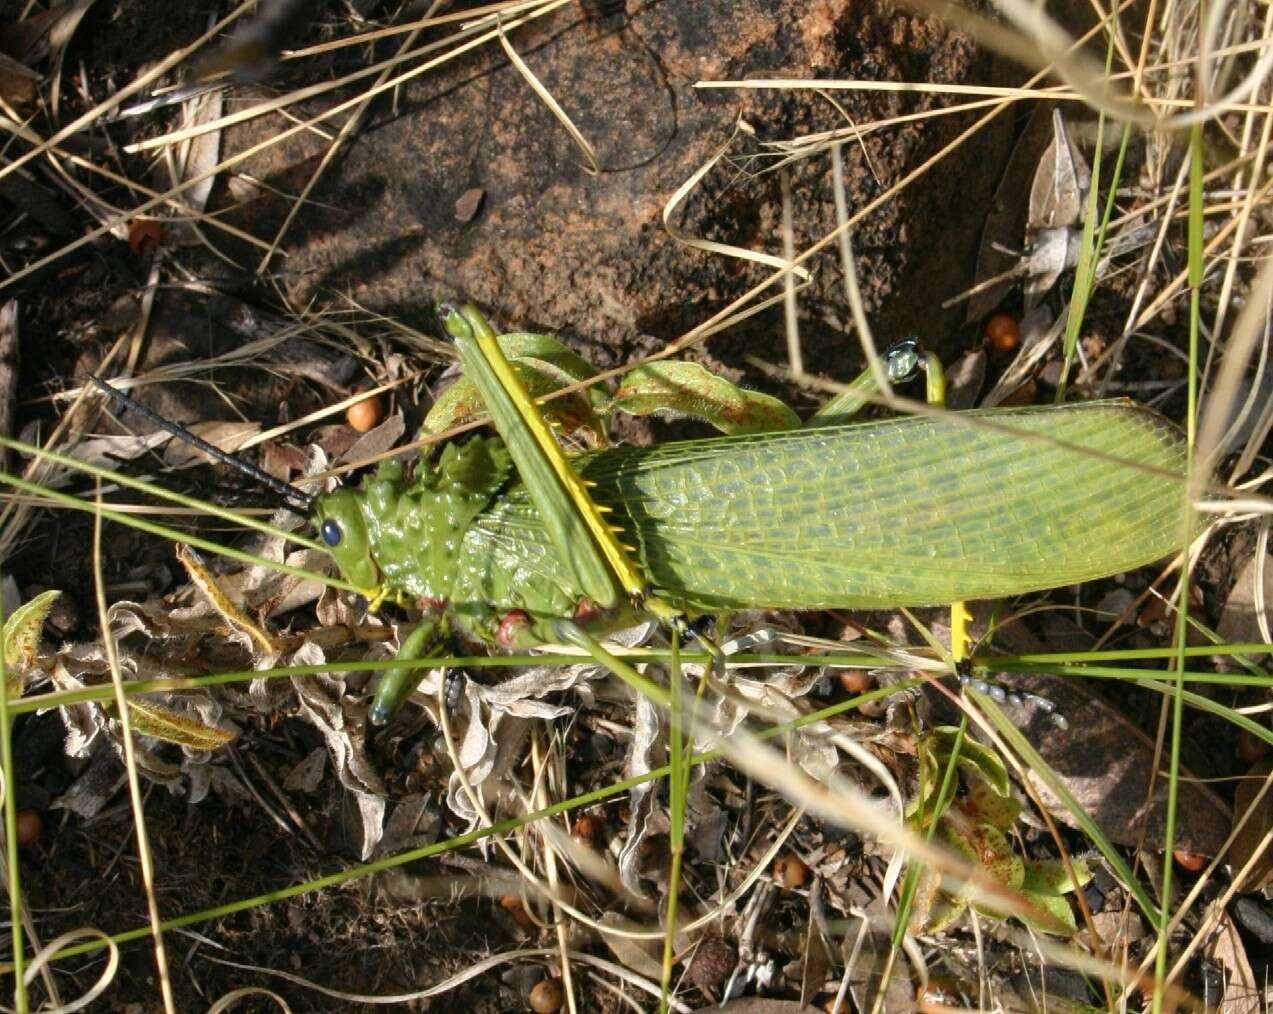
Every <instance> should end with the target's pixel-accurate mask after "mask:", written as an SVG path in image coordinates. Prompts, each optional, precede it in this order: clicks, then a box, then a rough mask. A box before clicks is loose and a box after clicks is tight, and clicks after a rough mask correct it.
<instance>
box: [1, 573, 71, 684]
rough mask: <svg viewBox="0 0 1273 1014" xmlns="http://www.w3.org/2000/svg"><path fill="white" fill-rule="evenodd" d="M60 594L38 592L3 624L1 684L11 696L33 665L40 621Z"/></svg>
mask: <svg viewBox="0 0 1273 1014" xmlns="http://www.w3.org/2000/svg"><path fill="white" fill-rule="evenodd" d="M61 594H62V593H61V592H60V591H58V590H57V589H56V588H50V589H49V590H48V591H46V592H41V593H40V594H39V595H37V596H36V597H35V598H33V599H32V600H31V601H30V602H24V603H23V604H22V605H20V606H18V608H17V609H15V610H14V611H13V614H12V615H11V616H7V617H5V621H4V672H5V684H6V686H7V687H8V692H9V694H10V695H12V696H17V695H20V694H21V693H22V684H23V676H24V674H25V673H26V672H27V670H29V669H30V668H31V667H32V666H34V665H35V660H36V655H37V653H38V652H39V650H40V631H41V630H42V629H43V627H44V618H45V617H46V616H48V615H49V610H50V609H52V608H53V603H54V602H56V601H57V597H58V596H59V595H61Z"/></svg>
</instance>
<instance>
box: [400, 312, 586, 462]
mask: <svg viewBox="0 0 1273 1014" xmlns="http://www.w3.org/2000/svg"><path fill="white" fill-rule="evenodd" d="M529 339H536V341H535V342H531V341H529ZM498 341H499V343H500V347H501V348H503V349H504V354H505V355H506V356H508V359H509V361H510V362H511V363H512V364H513V366H514V368H515V369H516V370H517V372H518V374H519V375H520V376H521V378H522V382H523V383H524V384H525V385H526V389H527V390H528V391H529V392H530V393H531V394H532V395H534V396H535V397H536V398H542V397H544V396H545V395H548V394H552V393H553V392H554V391H560V390H561V389H562V388H563V387H568V386H570V385H571V384H575V383H578V382H579V381H581V380H587V379H588V378H589V377H593V376H595V375H596V372H597V371H596V370H594V369H593V368H592V367H591V366H589V365H588V364H587V363H586V362H585V361H584V360H583V359H581V358H580V357H579V356H577V355H575V353H573V352H571V351H570V350H569V349H567V348H566V347H565V346H564V345H562V344H561V343H560V342H558V341H556V340H555V339H552V338H549V337H547V336H546V335H532V334H506V335H500V336H499V339H498ZM519 349H520V350H523V351H522V354H520V355H519V354H517V352H516V351H514V350H519ZM532 353H539V354H532ZM606 400H607V399H606V394H605V391H604V390H602V389H600V388H598V387H590V388H588V389H587V390H586V391H582V392H577V393H575V394H568V395H566V396H564V397H561V398H554V399H553V400H552V401H550V402H547V403H546V404H545V405H543V411H544V415H545V416H546V417H547V418H548V419H549V420H551V421H552V422H553V423H554V424H556V425H557V426H558V427H560V429H561V430H562V431H563V432H565V433H575V432H578V431H583V432H584V434H585V436H586V438H587V439H588V442H589V443H590V444H592V445H594V446H596V445H597V444H599V443H601V442H602V440H601V434H602V429H601V422H600V419H599V416H598V412H599V411H600V410H601V409H602V408H603V407H604V405H605V403H606ZM485 414H486V406H485V405H484V404H483V402H482V397H481V395H479V394H478V392H477V387H476V385H475V384H474V383H473V381H472V379H470V378H469V377H467V376H464V377H460V379H459V380H457V381H456V382H455V383H454V384H452V385H451V386H450V387H448V388H447V389H446V390H445V391H443V392H442V394H441V395H439V396H438V399H437V401H435V402H434V403H433V407H432V408H431V409H430V410H429V414H428V415H427V416H426V417H425V420H424V425H423V426H422V427H421V430H420V433H421V436H435V435H437V434H439V433H444V432H446V431H447V430H449V429H451V428H452V427H454V426H458V425H460V424H462V423H465V422H468V421H469V420H471V419H476V418H477V417H478V416H480V415H485Z"/></svg>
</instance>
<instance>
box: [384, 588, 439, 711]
mask: <svg viewBox="0 0 1273 1014" xmlns="http://www.w3.org/2000/svg"><path fill="white" fill-rule="evenodd" d="M443 610H444V607H443V605H442V603H440V602H430V603H426V605H425V610H424V616H423V617H421V619H420V622H419V623H418V624H417V625H416V628H415V630H413V631H411V633H410V634H408V635H407V639H406V640H405V641H403V642H402V647H401V648H399V649H398V654H397V655H395V656H394V658H395V660H397V661H399V662H407V661H415V660H416V659H420V658H427V657H429V655H430V654H432V649H433V647H434V645H435V644H436V635H437V633H438V631H439V628H440V627H441V625H442V616H443ZM419 685H420V680H419V677H418V676H417V675H416V667H415V666H403V667H401V668H394V669H389V670H387V671H386V672H385V673H384V674H383V675H382V676H381V677H380V686H379V687H377V688H376V696H375V699H374V700H373V701H372V702H371V710H370V711H369V712H368V713H367V718H368V720H369V721H370V722H371V724H372V725H377V726H379V725H384V724H385V723H386V722H388V721H389V719H391V718H392V717H393V716H394V715H395V714H397V712H398V709H399V708H401V707H402V705H403V702H404V701H406V699H407V698H408V697H410V696H411V692H412V691H413V690H415V688H416V687H417V686H419Z"/></svg>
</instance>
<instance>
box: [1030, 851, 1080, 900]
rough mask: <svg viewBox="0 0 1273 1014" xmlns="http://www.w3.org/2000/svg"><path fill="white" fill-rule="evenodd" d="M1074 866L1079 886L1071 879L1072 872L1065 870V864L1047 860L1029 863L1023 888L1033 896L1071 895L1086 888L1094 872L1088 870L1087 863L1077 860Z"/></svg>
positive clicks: (1074, 861)
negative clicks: (1079, 889) (1081, 888)
mask: <svg viewBox="0 0 1273 1014" xmlns="http://www.w3.org/2000/svg"><path fill="white" fill-rule="evenodd" d="M1073 864H1074V873H1075V875H1076V876H1077V877H1078V878H1079V882H1078V884H1077V885H1076V884H1075V883H1074V881H1072V880H1071V879H1070V871H1069V870H1067V869H1066V868H1065V863H1063V862H1060V861H1059V860H1051V859H1046V860H1038V861H1031V862H1027V863H1026V864H1025V880H1024V881H1022V884H1021V888H1022V890H1025V891H1029V892H1030V893H1031V894H1053V895H1058V896H1059V895H1062V894H1070V893H1071V892H1073V891H1076V890H1078V888H1080V887H1083V886H1085V885H1086V884H1087V882H1088V881H1089V880H1091V879H1092V871H1091V870H1090V869H1089V868H1088V865H1087V863H1086V861H1084V860H1082V859H1075V860H1073Z"/></svg>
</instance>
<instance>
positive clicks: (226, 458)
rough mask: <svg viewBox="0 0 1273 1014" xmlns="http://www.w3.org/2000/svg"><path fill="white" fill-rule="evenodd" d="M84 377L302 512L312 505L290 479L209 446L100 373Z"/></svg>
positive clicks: (162, 428) (100, 389)
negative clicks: (111, 382)
mask: <svg viewBox="0 0 1273 1014" xmlns="http://www.w3.org/2000/svg"><path fill="white" fill-rule="evenodd" d="M88 379H89V380H91V381H92V382H93V384H94V386H96V388H97V389H98V390H99V391H101V392H102V393H103V394H105V395H107V396H108V397H110V398H114V399H115V400H116V401H117V402H119V403H120V404H121V405H126V406H127V407H128V408H130V409H132V410H133V411H134V412H136V413H137V414H138V415H140V416H141V417H142V418H143V419H147V420H149V421H150V422H152V423H154V424H155V425H156V426H158V427H159V428H160V429H161V430H165V431H167V432H168V433H171V434H172V435H173V436H174V437H176V438H177V439H178V440H184V441H185V442H186V443H188V444H190V446H191V447H197V448H198V449H199V450H201V451H203V453H204V454H206V455H208V456H209V457H211V458H215V459H216V460H217V461H219V462H221V463H222V464H224V465H229V466H230V467H231V468H233V469H236V470H237V471H239V472H242V473H243V474H244V475H250V476H251V477H252V478H253V479H255V480H256V481H257V482H259V483H260V484H261V485H262V486H265V487H266V488H268V489H270V490H272V491H273V492H275V493H277V494H278V495H279V496H281V497H282V498H283V499H284V500H286V501H287V502H288V503H289V504H293V505H297V506H299V507H301V508H302V509H303V510H304V511H305V513H306V514H308V513H309V512H310V510H311V509H312V508H313V506H314V498H313V497H312V496H310V495H309V494H308V493H305V492H302V491H301V490H299V489H297V488H296V487H295V486H293V485H291V484H290V483H286V482H284V481H283V480H282V479H276V478H275V477H274V476H272V475H270V473H269V472H266V471H264V470H263V469H260V468H257V467H256V466H255V465H249V464H248V463H247V462H246V461H244V460H243V459H242V458H236V457H235V456H234V455H233V454H227V453H226V452H225V451H223V450H221V448H219V447H213V446H212V444H210V443H208V442H207V441H206V440H203V439H201V438H199V437H197V436H195V435H194V434H193V433H191V432H190V431H189V430H188V429H186V428H184V427H182V426H178V425H177V424H176V423H175V422H170V421H169V420H167V419H165V418H164V417H163V416H161V415H159V414H158V413H157V412H152V411H151V410H150V409H148V408H147V407H146V406H145V405H143V404H141V403H140V402H138V401H135V400H134V399H133V398H130V397H129V396H128V395H126V394H125V393H124V392H123V391H120V390H117V389H116V388H114V387H111V385H110V384H108V383H106V381H104V380H102V378H101V377H98V376H95V375H92V374H90V375H89V378H88Z"/></svg>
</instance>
